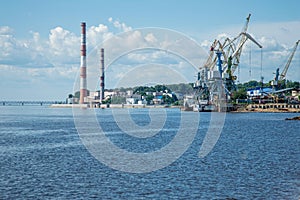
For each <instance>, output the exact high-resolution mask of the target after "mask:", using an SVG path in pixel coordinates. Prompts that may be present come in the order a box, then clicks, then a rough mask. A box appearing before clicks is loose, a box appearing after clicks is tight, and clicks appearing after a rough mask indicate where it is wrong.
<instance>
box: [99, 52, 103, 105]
mask: <svg viewBox="0 0 300 200" xmlns="http://www.w3.org/2000/svg"><path fill="white" fill-rule="evenodd" d="M103 100H104V49H101V68H100V102H101V103H102V101H103Z"/></svg>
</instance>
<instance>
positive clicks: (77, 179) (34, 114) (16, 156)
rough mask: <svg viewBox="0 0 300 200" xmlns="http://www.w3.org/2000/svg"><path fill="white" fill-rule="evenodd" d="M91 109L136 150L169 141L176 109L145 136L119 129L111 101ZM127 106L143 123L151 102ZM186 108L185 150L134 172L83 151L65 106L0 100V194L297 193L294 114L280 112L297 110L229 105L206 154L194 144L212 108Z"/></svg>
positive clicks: (298, 143) (298, 125)
mask: <svg viewBox="0 0 300 200" xmlns="http://www.w3.org/2000/svg"><path fill="white" fill-rule="evenodd" d="M96 112H97V116H98V120H99V123H100V125H102V126H103V127H104V129H105V131H106V132H107V133H108V134H107V136H108V137H109V139H110V140H111V141H112V142H114V143H115V144H116V145H118V146H120V147H122V148H124V149H126V150H128V151H132V152H137V153H141V152H151V151H156V150H159V149H160V148H162V147H163V146H164V145H166V144H168V143H169V142H170V141H171V140H172V138H174V137H175V135H176V130H177V129H178V127H179V121H180V116H181V113H180V111H179V110H174V109H169V110H167V111H166V117H167V119H168V120H167V122H166V123H165V124H164V127H163V129H162V130H161V132H160V133H159V134H157V135H155V136H153V137H151V138H146V139H143V138H133V137H129V136H128V135H127V134H124V133H122V130H120V129H119V128H118V127H117V126H116V123H115V122H114V118H113V117H112V115H111V114H112V113H111V110H110V109H105V110H101V109H99V110H97V111H96ZM130 112H131V117H132V119H133V120H134V121H135V122H136V124H138V125H139V126H147V125H149V123H150V117H149V115H148V114H149V110H147V109H136V110H130ZM188 115H190V117H195V116H196V115H200V123H199V124H200V125H199V129H198V132H197V134H196V136H195V139H194V141H193V143H192V144H191V146H190V147H189V148H188V150H187V151H186V152H185V153H184V154H183V155H182V156H181V157H180V158H179V159H178V160H176V161H175V162H173V163H172V164H171V165H169V166H167V167H165V168H163V169H160V170H157V171H153V172H150V173H140V174H135V173H127V172H121V171H117V170H114V169H111V168H109V167H108V166H106V165H104V164H102V163H101V162H99V161H98V160H97V159H95V158H94V157H93V156H92V155H91V154H90V153H89V151H88V150H87V149H86V148H85V146H84V145H83V144H82V141H81V140H80V138H79V136H78V134H77V131H76V128H75V125H74V120H73V115H72V110H71V109H54V108H47V107H42V106H41V107H40V106H16V107H14V106H0V199H226V198H235V199H297V200H298V199H299V197H300V134H299V129H300V122H299V121H285V120H284V119H285V118H286V117H293V116H298V115H299V113H298V114H295V113H276V114H274V113H228V114H227V115H226V121H225V126H224V128H223V131H222V134H221V136H220V138H219V140H218V142H217V143H216V146H215V147H214V148H213V150H212V151H211V152H210V153H209V154H208V155H207V156H206V157H204V158H199V157H198V152H199V149H200V146H201V144H202V141H203V139H204V137H205V134H206V131H207V128H208V126H209V120H210V117H211V113H193V112H191V113H189V114H188ZM124 120H125V121H126V120H128V119H127V118H124Z"/></svg>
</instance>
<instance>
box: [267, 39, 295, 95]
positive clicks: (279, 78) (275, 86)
mask: <svg viewBox="0 0 300 200" xmlns="http://www.w3.org/2000/svg"><path fill="white" fill-rule="evenodd" d="M299 42H300V40H298V41H297V42H296V44H295V45H294V47H293V49H292V52H291V54H290V56H289V58H288V60H287V63H286V64H285V66H284V68H283V70H282V72H281V74H279V68H277V69H276V72H275V78H274V80H273V81H272V82H271V85H272V86H273V89H275V90H277V89H278V82H281V81H284V83H285V77H286V73H287V71H288V69H289V67H290V64H291V62H292V59H293V57H294V54H295V52H296V50H297V47H298V44H299Z"/></svg>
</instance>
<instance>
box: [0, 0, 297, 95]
mask: <svg viewBox="0 0 300 200" xmlns="http://www.w3.org/2000/svg"><path fill="white" fill-rule="evenodd" d="M1 1H2V2H1V8H0V46H1V49H0V93H1V96H0V100H54V101H63V100H64V99H65V98H66V97H67V96H68V94H71V93H74V91H76V90H78V89H79V88H78V72H79V68H80V33H81V27H80V23H81V22H86V24H87V54H88V57H87V62H88V65H87V68H88V89H90V90H92V91H93V90H97V89H98V88H99V87H98V85H99V83H98V79H99V75H98V73H99V59H98V58H99V49H100V48H104V49H105V64H106V66H105V70H106V71H105V72H106V79H105V85H106V88H115V87H127V86H134V85H138V84H140V85H149V84H156V83H157V84H169V83H179V82H186V83H188V82H194V81H195V80H196V74H197V70H198V68H199V67H200V68H201V67H202V65H203V63H204V62H205V60H206V59H207V57H208V53H209V47H210V45H211V44H212V42H213V41H214V40H215V39H216V38H217V39H220V40H221V39H222V38H225V37H229V38H234V37H235V36H237V35H238V34H239V33H240V32H241V30H242V28H243V26H244V24H245V21H246V17H247V16H248V14H249V13H251V18H250V23H249V28H248V33H249V34H251V35H252V36H253V38H254V39H255V40H256V41H257V42H259V43H260V44H261V45H262V46H263V48H262V50H260V49H259V48H258V47H257V46H256V45H255V44H254V43H251V42H247V43H246V44H245V46H244V48H243V52H242V55H241V61H240V67H239V68H238V70H236V72H235V73H236V74H235V75H237V76H238V81H239V82H246V81H249V80H260V77H261V76H263V77H264V81H265V82H268V81H269V80H272V79H273V78H274V74H273V73H274V72H275V71H276V68H278V67H279V68H280V71H281V70H282V69H283V68H284V65H285V63H286V62H287V59H288V57H289V55H290V54H291V50H292V48H293V46H294V45H295V43H296V41H297V40H299V39H300V13H299V7H300V2H299V1H297V0H286V1H276V2H275V1H268V0H266V1H258V0H253V1H250V2H244V3H242V2H241V1H237V0H228V1H221V0H214V1H191V0H190V1H189V0H186V1H176V2H175V1H171V0H164V1H161V0H153V1H139V0H130V1H121V0H119V1H117V0H110V1H101V0H86V1H79V0H72V1H70V0H51V1H50V0H44V1H39V0H24V1H19V0H10V1H4V0H1ZM299 48H300V47H298V49H297V51H296V53H295V55H294V58H293V60H292V63H291V65H290V68H289V71H288V72H287V75H286V77H287V79H288V80H293V81H300V52H299Z"/></svg>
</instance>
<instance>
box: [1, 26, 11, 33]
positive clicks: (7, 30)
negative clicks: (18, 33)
mask: <svg viewBox="0 0 300 200" xmlns="http://www.w3.org/2000/svg"><path fill="white" fill-rule="evenodd" d="M13 32H14V31H13V29H12V28H10V27H9V26H1V27H0V35H12V34H13Z"/></svg>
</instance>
